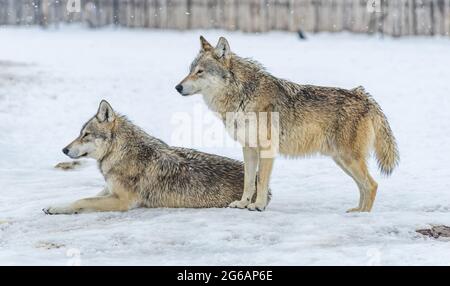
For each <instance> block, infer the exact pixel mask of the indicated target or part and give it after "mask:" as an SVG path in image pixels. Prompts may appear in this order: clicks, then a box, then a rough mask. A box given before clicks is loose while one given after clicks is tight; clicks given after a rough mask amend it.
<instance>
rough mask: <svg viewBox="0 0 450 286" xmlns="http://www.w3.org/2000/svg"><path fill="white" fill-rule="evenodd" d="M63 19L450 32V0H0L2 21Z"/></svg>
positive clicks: (54, 22) (96, 23)
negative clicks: (77, 9)
mask: <svg viewBox="0 0 450 286" xmlns="http://www.w3.org/2000/svg"><path fill="white" fill-rule="evenodd" d="M77 1H79V4H80V6H79V7H81V9H80V10H79V12H78V11H75V12H74V10H76V8H77V5H76V2H77ZM68 2H69V4H70V5H69V6H68V5H67V4H68ZM368 2H369V3H368ZM68 7H69V8H68ZM62 23H83V24H86V25H88V26H89V27H92V28H97V27H103V26H108V25H116V26H124V27H133V28H134V27H142V28H156V29H180V30H184V29H227V30H241V31H244V32H266V31H270V30H284V31H298V30H299V29H301V30H303V31H306V32H323V31H327V32H339V31H350V32H356V33H381V34H388V35H392V36H404V35H447V36H448V35H449V34H450V0H240V1H239V0H210V1H207V0H92V1H88V0H0V25H41V26H44V27H49V26H50V27H51V26H56V27H58V26H59V25H60V24H62Z"/></svg>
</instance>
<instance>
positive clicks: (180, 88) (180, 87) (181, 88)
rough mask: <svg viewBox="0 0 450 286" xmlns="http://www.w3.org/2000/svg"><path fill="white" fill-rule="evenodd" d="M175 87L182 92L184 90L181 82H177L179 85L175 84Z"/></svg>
mask: <svg viewBox="0 0 450 286" xmlns="http://www.w3.org/2000/svg"><path fill="white" fill-rule="evenodd" d="M175 89H176V90H177V91H178V92H179V93H181V94H182V92H183V86H182V85H181V84H177V86H175Z"/></svg>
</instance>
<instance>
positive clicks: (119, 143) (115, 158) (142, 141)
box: [98, 116, 152, 177]
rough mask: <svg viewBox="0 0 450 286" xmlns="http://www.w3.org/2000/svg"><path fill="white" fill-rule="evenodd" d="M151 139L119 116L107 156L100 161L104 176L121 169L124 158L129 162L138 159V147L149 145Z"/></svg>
mask: <svg viewBox="0 0 450 286" xmlns="http://www.w3.org/2000/svg"><path fill="white" fill-rule="evenodd" d="M128 138H133V142H129V139H128ZM151 139H152V138H151V137H150V136H149V135H147V134H146V133H145V132H144V131H142V130H141V129H140V128H139V127H137V126H135V125H134V124H132V123H131V122H130V121H129V120H128V119H127V118H126V117H124V116H117V118H116V123H115V126H114V129H113V138H112V142H111V145H110V146H109V148H108V150H107V151H106V152H105V155H104V156H103V157H102V158H101V159H100V160H99V161H98V165H99V169H100V171H101V172H102V174H103V175H104V176H105V177H106V176H107V175H108V174H109V173H110V171H111V170H112V169H117V168H120V166H119V165H120V164H118V163H119V162H120V161H121V160H122V159H123V158H127V160H130V159H131V160H133V159H136V156H135V155H136V154H137V152H138V151H139V148H138V146H144V145H147V144H148V140H151Z"/></svg>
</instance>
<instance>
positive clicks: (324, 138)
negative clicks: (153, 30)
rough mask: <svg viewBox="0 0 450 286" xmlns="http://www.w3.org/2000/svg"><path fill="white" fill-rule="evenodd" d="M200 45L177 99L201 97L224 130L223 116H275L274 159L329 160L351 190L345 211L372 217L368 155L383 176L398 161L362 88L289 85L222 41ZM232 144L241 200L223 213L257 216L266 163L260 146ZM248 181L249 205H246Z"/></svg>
mask: <svg viewBox="0 0 450 286" xmlns="http://www.w3.org/2000/svg"><path fill="white" fill-rule="evenodd" d="M200 42H201V50H200V52H199V54H198V55H197V57H196V58H195V60H194V61H193V62H192V64H191V66H190V71H189V75H188V76H187V77H186V78H185V79H183V80H182V81H181V83H180V84H178V85H177V86H176V90H177V91H178V92H179V93H181V94H182V95H192V94H196V93H200V94H202V95H203V98H204V100H205V102H206V104H207V105H208V107H209V108H210V109H211V110H212V111H214V112H216V113H217V114H218V115H219V117H220V118H221V119H222V120H223V122H224V123H226V122H227V121H226V118H227V115H228V114H227V113H230V112H248V113H255V112H256V113H261V112H267V113H273V114H275V113H276V114H278V118H279V127H278V128H279V138H278V142H279V146H278V152H279V153H281V154H283V155H286V156H289V157H300V156H306V155H310V154H314V153H320V154H323V155H327V156H330V157H331V158H333V160H334V161H335V162H336V164H337V165H338V166H339V167H340V168H342V170H343V171H344V172H345V173H347V174H348V175H349V176H351V177H352V178H353V180H354V181H355V182H356V184H357V185H358V188H359V191H360V199H359V205H358V206H357V207H356V208H352V209H350V210H349V211H358V212H361V211H362V212H369V211H370V210H371V209H372V206H373V203H374V200H375V196H376V192H377V183H376V182H375V181H374V179H373V178H372V177H371V176H370V174H369V172H368V169H367V164H366V159H367V157H368V155H369V152H370V151H371V149H372V148H374V149H375V155H376V157H377V160H378V165H379V168H380V170H381V172H382V173H384V174H386V175H389V174H391V173H392V171H393V169H394V167H395V166H396V165H397V164H398V161H399V155H398V151H397V145H396V143H395V138H394V136H393V134H392V131H391V128H390V127H389V124H388V121H387V119H386V116H385V115H384V114H383V112H382V110H381V108H380V106H379V105H378V104H377V103H376V102H375V100H374V99H373V98H372V97H371V96H370V95H369V94H368V93H367V92H366V91H365V90H364V88H362V87H357V88H355V89H351V90H346V89H341V88H333V87H319V86H312V85H300V84H296V83H293V82H290V81H287V80H283V79H279V78H276V77H274V76H273V75H271V74H269V73H268V72H267V71H266V70H265V69H264V68H263V67H262V66H261V65H260V64H258V63H257V62H255V61H252V60H249V59H245V58H241V57H239V56H237V55H236V54H234V53H232V52H231V50H230V46H229V44H228V42H227V40H226V39H225V38H223V37H221V38H220V39H219V42H218V44H217V46H216V47H213V46H211V44H210V43H208V42H207V41H206V40H205V39H204V38H203V37H200ZM260 124H261V123H258V125H260ZM263 124H265V123H263ZM260 127H261V126H257V128H258V129H257V130H260ZM269 127H270V126H269ZM227 128H229V126H227ZM258 132H259V131H258ZM272 140H273V139H272ZM240 143H241V144H243V153H244V163H245V166H244V169H245V180H244V192H243V195H242V198H241V200H239V201H235V202H233V203H231V204H230V207H237V208H245V207H247V208H248V209H249V210H264V209H265V207H266V205H267V192H268V184H269V178H270V174H271V171H272V166H273V161H274V158H273V157H272V158H267V157H266V156H261V152H262V151H263V150H264V148H263V147H262V146H260V145H257V146H247V144H245V143H246V142H240ZM257 173H258V178H257ZM255 180H257V184H256V192H257V198H256V201H255V202H253V203H252V201H251V198H252V197H253V194H254V193H255V187H254V186H255V183H254V182H255Z"/></svg>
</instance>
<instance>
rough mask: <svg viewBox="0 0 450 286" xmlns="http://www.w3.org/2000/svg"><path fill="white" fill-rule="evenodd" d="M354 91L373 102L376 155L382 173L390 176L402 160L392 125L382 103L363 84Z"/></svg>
mask: <svg viewBox="0 0 450 286" xmlns="http://www.w3.org/2000/svg"><path fill="white" fill-rule="evenodd" d="M354 91H356V92H359V93H363V94H365V95H366V96H367V97H368V98H369V100H370V102H371V105H372V110H373V113H372V114H373V115H372V124H373V127H374V131H375V146H374V147H375V156H376V159H377V163H378V167H379V168H380V171H381V173H382V174H384V175H386V176H389V175H391V174H392V172H393V171H394V168H395V167H396V166H397V165H398V163H399V162H400V155H399V152H398V147H397V143H396V141H395V137H394V134H393V133H392V129H391V126H389V122H388V120H387V118H386V115H384V113H383V110H381V107H380V105H378V103H377V102H376V101H375V100H374V99H373V98H372V96H371V95H370V94H369V93H368V92H366V91H365V90H364V88H363V87H362V86H359V87H357V88H355V89H354Z"/></svg>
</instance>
